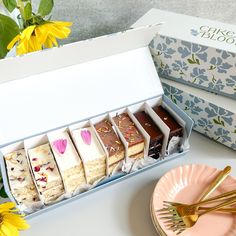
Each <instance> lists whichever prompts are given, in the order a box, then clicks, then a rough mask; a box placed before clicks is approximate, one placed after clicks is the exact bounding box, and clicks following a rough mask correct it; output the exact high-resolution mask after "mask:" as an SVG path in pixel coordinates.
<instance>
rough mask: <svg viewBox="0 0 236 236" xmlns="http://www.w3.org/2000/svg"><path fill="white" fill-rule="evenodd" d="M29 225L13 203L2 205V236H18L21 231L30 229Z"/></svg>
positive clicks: (0, 216)
mask: <svg viewBox="0 0 236 236" xmlns="http://www.w3.org/2000/svg"><path fill="white" fill-rule="evenodd" d="M28 228H29V225H28V224H27V223H26V221H25V220H24V218H23V215H21V214H19V213H18V210H17V209H16V205H15V203H13V202H7V203H3V204H1V205H0V236H18V235H19V232H18V231H19V230H25V229H28Z"/></svg>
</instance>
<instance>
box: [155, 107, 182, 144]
mask: <svg viewBox="0 0 236 236" xmlns="http://www.w3.org/2000/svg"><path fill="white" fill-rule="evenodd" d="M153 110H154V111H155V113H156V114H157V115H158V116H159V117H160V118H161V120H162V121H163V122H164V123H165V124H166V125H167V126H168V127H169V129H170V136H169V140H171V138H172V137H174V136H178V137H182V136H183V128H182V127H181V126H180V125H179V123H178V122H176V121H175V119H174V118H173V117H172V116H171V114H170V113H169V112H168V111H167V110H166V109H164V108H163V107H162V106H161V105H159V106H155V107H154V108H153Z"/></svg>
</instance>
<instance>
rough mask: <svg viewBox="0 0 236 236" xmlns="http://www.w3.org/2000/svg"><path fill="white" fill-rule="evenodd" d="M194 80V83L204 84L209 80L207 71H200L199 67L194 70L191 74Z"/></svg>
mask: <svg viewBox="0 0 236 236" xmlns="http://www.w3.org/2000/svg"><path fill="white" fill-rule="evenodd" d="M190 76H191V78H192V83H196V82H198V83H199V84H202V83H203V82H204V81H207V80H208V77H207V76H206V70H205V69H199V68H198V67H195V68H193V72H192V73H191V74H190Z"/></svg>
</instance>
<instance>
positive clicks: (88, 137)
mask: <svg viewBox="0 0 236 236" xmlns="http://www.w3.org/2000/svg"><path fill="white" fill-rule="evenodd" d="M72 136H73V139H74V141H75V145H76V147H77V149H78V151H79V154H80V156H81V158H82V161H83V164H84V170H85V176H86V180H87V183H88V184H93V183H94V182H95V181H97V180H99V179H101V178H103V177H104V176H106V153H105V151H104V150H103V148H102V145H101V144H100V142H99V140H98V138H97V136H96V134H95V132H94V131H93V129H92V128H91V127H87V128H80V129H77V130H74V131H72Z"/></svg>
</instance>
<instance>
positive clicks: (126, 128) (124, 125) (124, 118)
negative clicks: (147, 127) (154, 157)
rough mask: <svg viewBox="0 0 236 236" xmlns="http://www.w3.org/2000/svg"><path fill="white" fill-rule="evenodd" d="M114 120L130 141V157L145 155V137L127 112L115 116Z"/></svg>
mask: <svg viewBox="0 0 236 236" xmlns="http://www.w3.org/2000/svg"><path fill="white" fill-rule="evenodd" d="M113 120H114V122H115V123H116V125H117V126H118V128H119V130H120V131H121V133H122V134H123V136H124V138H125V140H126V141H127V143H128V157H130V158H134V159H138V158H143V157H144V138H143V136H142V135H141V134H140V132H139V130H138V129H137V128H136V126H135V124H134V123H133V121H132V120H131V119H130V117H129V116H128V114H127V113H123V114H120V115H117V116H115V117H113Z"/></svg>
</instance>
